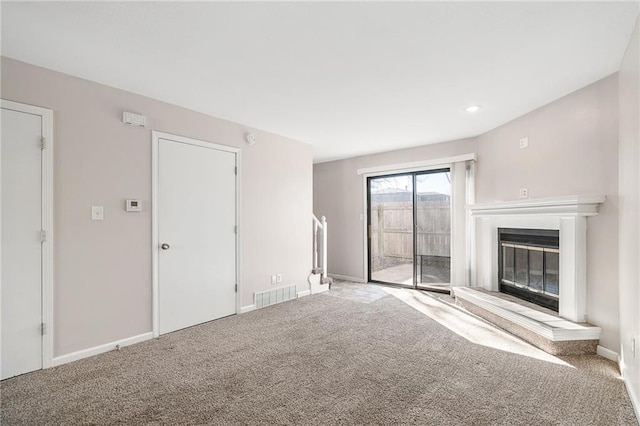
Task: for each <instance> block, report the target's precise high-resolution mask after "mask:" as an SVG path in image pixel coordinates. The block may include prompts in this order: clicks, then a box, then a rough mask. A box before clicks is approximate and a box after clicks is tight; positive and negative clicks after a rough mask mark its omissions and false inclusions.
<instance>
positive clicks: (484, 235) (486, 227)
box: [467, 195, 605, 322]
mask: <svg viewBox="0 0 640 426" xmlns="http://www.w3.org/2000/svg"><path fill="white" fill-rule="evenodd" d="M604 201H605V197H604V196H603V195H600V196H568V197H557V198H540V199H526V200H519V201H507V202H500V203H490V204H474V205H468V206H467V209H468V210H469V213H470V215H471V216H472V217H473V218H477V221H476V231H477V234H476V238H477V239H478V240H477V241H478V244H477V246H476V251H475V253H476V256H474V257H475V258H472V259H471V262H470V264H471V276H472V279H473V281H474V283H475V285H479V286H481V287H484V288H485V289H487V290H490V291H498V228H526V229H556V230H559V234H560V298H559V315H560V316H561V317H562V318H565V319H568V320H570V321H574V322H586V321H587V318H586V313H587V287H586V283H587V216H595V215H597V214H598V207H599V206H600V204H602V203H603V202H604ZM472 245H473V244H472Z"/></svg>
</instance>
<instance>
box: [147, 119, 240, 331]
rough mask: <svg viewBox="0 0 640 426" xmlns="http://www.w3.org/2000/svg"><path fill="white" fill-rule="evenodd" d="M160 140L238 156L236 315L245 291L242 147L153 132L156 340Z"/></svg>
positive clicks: (155, 323)
mask: <svg viewBox="0 0 640 426" xmlns="http://www.w3.org/2000/svg"><path fill="white" fill-rule="evenodd" d="M160 139H168V140H170V141H175V142H178V143H184V144H189V145H195V146H201V147H204V148H211V149H217V150H219V151H225V152H231V153H234V154H235V155H236V167H237V171H238V172H237V173H236V226H237V228H236V230H237V232H236V283H237V284H238V291H237V292H236V314H237V313H238V312H240V299H241V297H240V294H241V288H242V277H241V274H240V271H241V270H242V269H241V268H240V264H241V259H242V257H241V256H240V254H241V253H242V250H241V249H242V247H241V241H242V238H240V235H241V234H240V232H241V226H240V224H241V220H240V219H241V216H240V212H241V200H240V193H241V192H240V176H241V175H242V174H241V169H240V164H241V161H240V159H241V152H242V151H241V150H240V149H239V148H233V147H230V146H226V145H220V144H216V143H213V142H207V141H203V140H199V139H192V138H188V137H185V136H177V135H173V134H171V133H164V132H158V131H156V130H152V131H151V140H152V142H151V206H152V208H151V229H152V231H151V253H152V256H151V257H152V272H151V276H152V307H153V309H152V312H153V313H152V315H153V318H152V322H153V337H159V336H160V329H159V326H160V312H159V306H158V293H159V282H158V278H159V276H158V266H159V260H160V259H159V255H160V247H159V239H158V233H159V231H160V228H159V226H158V184H159V178H160V175H159V172H160V170H159V163H158V160H159V158H158V147H159V143H160Z"/></svg>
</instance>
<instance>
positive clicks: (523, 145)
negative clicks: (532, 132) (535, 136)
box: [520, 137, 529, 149]
mask: <svg viewBox="0 0 640 426" xmlns="http://www.w3.org/2000/svg"><path fill="white" fill-rule="evenodd" d="M528 146H529V138H528V137H526V138H522V139H520V149H522V148H526V147H528Z"/></svg>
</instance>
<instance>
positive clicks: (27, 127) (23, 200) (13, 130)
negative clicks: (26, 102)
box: [0, 108, 43, 379]
mask: <svg viewBox="0 0 640 426" xmlns="http://www.w3.org/2000/svg"><path fill="white" fill-rule="evenodd" d="M1 120H2V140H1V142H0V146H1V148H2V149H1V156H2V294H1V296H2V378H3V379H5V378H7V377H12V376H16V375H18V374H23V373H27V372H30V371H34V370H39V369H41V368H42V335H41V324H42V322H43V320H42V244H41V241H40V230H41V229H42V217H41V215H42V176H41V173H42V151H41V149H40V140H41V137H42V117H40V116H38V115H33V114H28V113H24V112H18V111H13V110H10V109H5V108H3V109H2V117H1Z"/></svg>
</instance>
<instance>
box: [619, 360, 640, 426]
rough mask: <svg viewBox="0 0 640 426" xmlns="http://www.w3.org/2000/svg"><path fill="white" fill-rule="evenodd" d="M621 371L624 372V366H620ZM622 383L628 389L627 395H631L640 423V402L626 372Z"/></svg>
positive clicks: (623, 374)
mask: <svg viewBox="0 0 640 426" xmlns="http://www.w3.org/2000/svg"><path fill="white" fill-rule="evenodd" d="M620 370H622V366H620ZM622 381H623V382H624V386H625V387H626V388H627V393H628V394H629V399H630V400H631V405H632V406H633V411H635V413H636V420H637V421H638V423H640V400H638V395H637V394H636V392H635V391H634V390H633V387H632V386H631V385H629V380H628V379H627V375H626V374H625V371H622Z"/></svg>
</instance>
